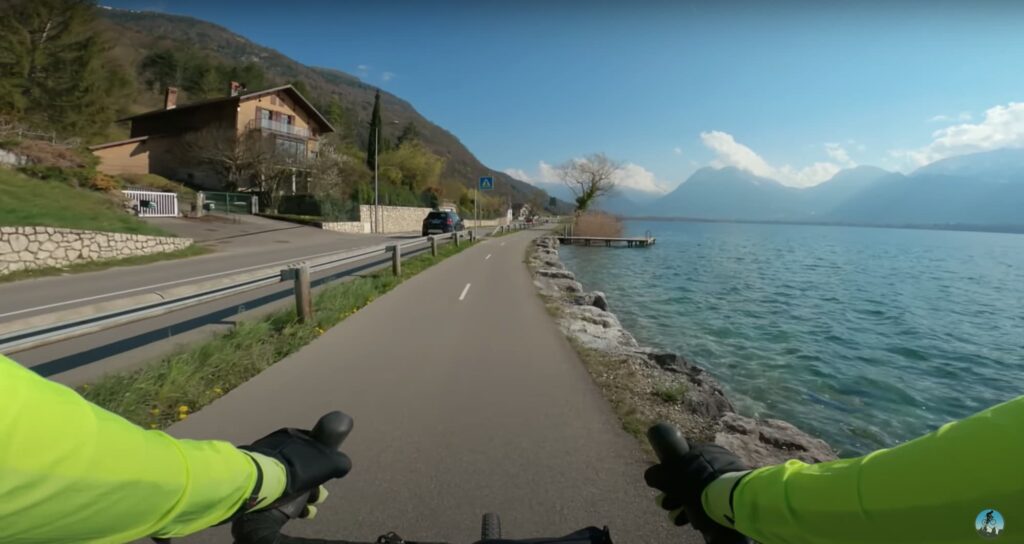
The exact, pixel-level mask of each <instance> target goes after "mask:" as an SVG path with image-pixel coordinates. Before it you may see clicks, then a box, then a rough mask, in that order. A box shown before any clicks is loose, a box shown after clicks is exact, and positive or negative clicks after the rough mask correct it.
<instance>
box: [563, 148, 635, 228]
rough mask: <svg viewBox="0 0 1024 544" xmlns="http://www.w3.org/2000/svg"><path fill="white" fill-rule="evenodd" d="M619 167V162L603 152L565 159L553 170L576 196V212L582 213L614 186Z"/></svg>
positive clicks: (620, 167)
mask: <svg viewBox="0 0 1024 544" xmlns="http://www.w3.org/2000/svg"><path fill="white" fill-rule="evenodd" d="M621 169H622V165H621V164H619V163H618V162H617V161H614V160H612V159H610V158H608V156H607V155H605V154H604V153H594V154H592V155H587V156H586V157H584V158H582V159H572V160H570V161H566V162H565V163H563V164H561V165H559V166H557V167H556V169H555V171H556V172H557V173H558V177H559V178H560V179H561V180H562V183H565V185H566V187H568V188H569V190H570V191H572V194H573V196H574V197H576V213H582V212H585V211H587V208H589V207H590V205H591V204H593V203H594V201H595V200H597V199H598V198H600V197H601V196H602V195H605V194H608V193H610V192H611V191H612V189H614V188H615V176H616V174H617V173H618V172H619V170H621Z"/></svg>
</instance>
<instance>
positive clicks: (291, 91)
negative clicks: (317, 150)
mask: <svg viewBox="0 0 1024 544" xmlns="http://www.w3.org/2000/svg"><path fill="white" fill-rule="evenodd" d="M281 91H284V92H286V93H288V95H289V96H291V97H292V98H293V99H294V100H295V102H296V103H297V104H298V105H299V106H301V107H302V108H303V109H305V110H306V112H307V113H309V114H310V115H311V116H312V117H313V119H314V120H315V121H316V122H317V123H318V124H320V125H321V126H322V127H323V129H324V130H323V132H334V127H333V126H331V123H330V122H328V121H327V118H325V117H324V116H323V115H322V114H321V113H320V112H319V111H317V109H316V108H315V107H313V104H310V103H309V100H306V97H304V96H302V93H300V92H299V91H297V90H295V87H292V86H291V85H281V86H280V87H272V88H270V89H264V90H262V91H256V92H252V93H245V94H239V95H236V96H219V97H217V98H210V99H207V100H200V101H198V102H191V103H189V104H184V105H181V106H176V107H174V108H171V109H169V110H167V109H163V108H160V109H158V110H153V111H147V112H145V113H140V114H138V115H131V116H128V117H124V118H122V119H118V121H131V120H133V119H140V118H144V117H156V116H160V115H177V114H178V112H182V111H187V110H190V109H194V108H198V107H201V106H207V105H210V104H217V103H220V102H230V101H234V102H241V101H242V100H249V99H252V98H259V97H260V96H263V95H268V94H274V93H277V92H281Z"/></svg>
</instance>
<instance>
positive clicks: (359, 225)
mask: <svg viewBox="0 0 1024 544" xmlns="http://www.w3.org/2000/svg"><path fill="white" fill-rule="evenodd" d="M320 228H322V229H324V230H329V231H332V232H344V233H347V234H369V233H370V232H371V231H370V224H369V223H363V222H362V221H335V222H328V223H320Z"/></svg>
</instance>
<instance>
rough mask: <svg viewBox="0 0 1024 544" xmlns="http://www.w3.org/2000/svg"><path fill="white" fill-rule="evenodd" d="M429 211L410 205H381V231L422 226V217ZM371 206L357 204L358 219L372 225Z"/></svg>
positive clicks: (414, 229)
mask: <svg viewBox="0 0 1024 544" xmlns="http://www.w3.org/2000/svg"><path fill="white" fill-rule="evenodd" d="M430 212H431V209H430V208H414V207H411V206H381V207H380V219H381V232H383V233H389V232H410V231H418V230H420V229H422V228H423V219H424V218H425V217H427V214H428V213H430ZM373 217H374V213H373V206H370V205H362V206H359V219H360V220H361V221H362V222H363V223H369V224H370V225H373V223H374V220H373Z"/></svg>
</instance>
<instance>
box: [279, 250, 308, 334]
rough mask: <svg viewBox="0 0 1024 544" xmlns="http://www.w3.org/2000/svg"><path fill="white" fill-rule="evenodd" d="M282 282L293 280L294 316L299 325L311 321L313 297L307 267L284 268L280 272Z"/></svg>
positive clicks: (303, 264)
mask: <svg viewBox="0 0 1024 544" xmlns="http://www.w3.org/2000/svg"><path fill="white" fill-rule="evenodd" d="M281 279H282V280H295V315H296V316H297V317H298V318H299V323H309V322H310V321H312V320H313V297H312V293H311V292H310V286H309V265H307V264H306V263H302V264H300V265H299V266H296V267H292V268H285V269H284V270H282V271H281Z"/></svg>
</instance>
